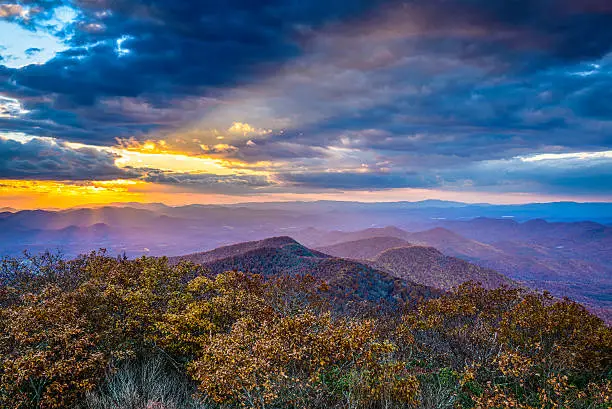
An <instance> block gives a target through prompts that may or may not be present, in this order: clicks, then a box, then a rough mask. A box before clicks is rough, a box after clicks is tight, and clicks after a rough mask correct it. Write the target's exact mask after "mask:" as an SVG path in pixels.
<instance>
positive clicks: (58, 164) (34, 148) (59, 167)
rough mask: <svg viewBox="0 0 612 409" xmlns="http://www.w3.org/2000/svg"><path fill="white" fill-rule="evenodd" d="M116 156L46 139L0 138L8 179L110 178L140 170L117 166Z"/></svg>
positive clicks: (1, 166)
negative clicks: (24, 140)
mask: <svg viewBox="0 0 612 409" xmlns="http://www.w3.org/2000/svg"><path fill="white" fill-rule="evenodd" d="M115 159H116V157H115V155H113V154H112V153H109V152H104V151H99V150H97V149H92V148H76V149H75V148H70V147H68V146H66V145H65V144H63V143H60V142H53V141H50V140H46V139H32V140H30V141H28V142H24V143H21V142H17V141H14V140H10V139H8V140H7V139H2V138H0V175H1V176H2V178H5V179H35V180H68V181H70V180H109V179H117V178H134V177H137V176H139V174H138V173H136V172H133V171H131V170H129V169H119V168H118V167H116V166H115Z"/></svg>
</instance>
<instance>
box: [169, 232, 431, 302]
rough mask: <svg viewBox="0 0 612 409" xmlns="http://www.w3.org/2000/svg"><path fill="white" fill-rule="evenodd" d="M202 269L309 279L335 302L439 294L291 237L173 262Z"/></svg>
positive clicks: (199, 254)
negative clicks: (319, 282) (321, 284)
mask: <svg viewBox="0 0 612 409" xmlns="http://www.w3.org/2000/svg"><path fill="white" fill-rule="evenodd" d="M181 260H186V261H192V262H195V263H197V264H202V265H203V266H205V267H206V268H207V269H209V270H210V271H211V272H212V273H213V274H219V273H222V272H224V271H228V270H237V271H244V272H249V273H254V274H261V275H263V276H270V275H278V274H281V275H282V274H286V275H311V276H313V277H315V278H317V279H320V280H323V281H325V282H326V283H327V284H328V285H329V287H330V290H331V293H332V294H333V295H334V296H335V298H336V299H337V300H341V301H342V302H347V301H371V302H376V303H379V302H389V303H397V302H400V301H416V300H418V299H423V298H430V297H432V296H437V295H438V294H440V291H438V290H436V289H434V288H430V287H426V286H423V285H419V284H416V283H413V282H411V281H409V280H405V279H399V278H397V277H394V276H393V275H392V274H390V273H388V272H385V271H381V270H379V269H376V268H375V267H372V266H369V265H367V264H364V263H360V262H357V261H353V260H347V259H343V258H338V257H333V256H329V255H327V254H324V253H321V252H319V251H315V250H310V249H308V248H306V247H304V246H302V245H301V244H300V243H298V242H297V241H295V240H293V239H291V238H289V237H273V238H269V239H265V240H260V241H255V242H246V243H240V244H237V245H233V246H225V247H222V248H219V249H216V250H212V251H209V252H204V253H196V254H189V255H185V256H180V257H173V258H171V259H170V262H172V263H177V262H179V261H181Z"/></svg>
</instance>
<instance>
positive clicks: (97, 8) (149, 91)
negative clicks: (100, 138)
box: [0, 0, 378, 140]
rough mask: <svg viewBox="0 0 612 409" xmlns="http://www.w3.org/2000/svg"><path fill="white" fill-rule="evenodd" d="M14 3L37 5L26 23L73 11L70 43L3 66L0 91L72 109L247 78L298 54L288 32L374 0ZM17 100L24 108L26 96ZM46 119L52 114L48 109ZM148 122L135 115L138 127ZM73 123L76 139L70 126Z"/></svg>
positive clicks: (168, 98)
mask: <svg viewBox="0 0 612 409" xmlns="http://www.w3.org/2000/svg"><path fill="white" fill-rule="evenodd" d="M21 3H23V5H24V6H29V7H34V8H35V9H36V10H39V12H38V13H34V14H33V15H32V17H31V18H30V19H29V20H27V21H23V23H24V24H27V25H29V26H32V25H36V21H37V20H41V21H46V20H43V19H48V18H49V13H51V11H52V10H53V8H54V7H57V6H60V5H67V6H71V7H75V8H76V9H77V10H79V12H80V14H79V17H78V18H77V21H76V22H74V23H73V24H71V25H69V26H68V27H67V28H65V29H64V33H63V34H64V35H65V36H66V38H69V40H68V44H69V45H71V46H72V48H71V49H69V50H67V51H65V52H61V53H59V54H58V55H57V56H56V57H55V58H54V59H52V60H51V61H49V62H47V63H46V64H41V65H29V66H26V67H23V68H20V69H14V70H11V71H10V72H9V73H8V77H9V78H8V79H7V80H6V82H5V84H4V85H3V86H0V92H2V93H4V94H8V95H11V96H14V97H16V98H19V99H21V97H22V96H25V97H31V96H41V95H46V96H51V98H52V99H53V100H52V101H50V102H48V105H50V106H51V108H58V107H59V106H63V107H64V109H65V110H69V111H75V110H77V109H78V108H87V107H89V108H90V109H91V110H96V109H99V107H98V106H97V102H99V101H100V99H103V98H115V97H132V98H134V97H139V96H144V97H146V98H147V100H148V102H149V103H151V104H153V105H154V106H155V105H157V106H162V107H163V106H168V105H169V104H171V103H172V101H173V99H175V98H177V97H179V96H181V97H182V96H188V95H202V94H205V93H207V92H211V91H210V90H208V91H207V89H209V88H210V87H222V86H227V85H232V86H236V85H238V84H246V83H249V82H252V81H255V80H256V79H257V78H258V75H261V73H262V72H268V71H271V70H274V69H275V66H277V65H278V64H280V63H282V62H283V61H285V60H287V59H288V58H291V57H294V56H296V55H298V54H299V53H300V49H299V46H298V41H299V39H300V38H301V37H304V36H307V34H308V32H309V31H310V30H312V29H315V28H317V27H319V26H321V25H323V24H326V23H330V22H332V21H336V20H338V19H344V18H349V17H351V16H354V15H356V14H358V13H359V12H361V11H363V10H366V9H368V8H370V7H372V6H373V5H375V4H376V3H378V1H377V0H358V1H355V0H351V1H347V0H342V1H336V2H326V1H320V0H316V1H308V2H298V1H282V0H267V1H264V2H259V1H258V2H253V1H244V0H231V1H206V2H177V1H174V0H154V1H127V0H119V1H96V2H91V1H74V2H69V1H65V2H63V1H57V2H53V1H51V2H49V1H27V2H26V1H24V2H21ZM24 103H25V104H26V107H27V108H28V109H29V106H27V105H28V101H27V100H25V101H24ZM75 108H76V109H75ZM47 118H48V119H50V120H52V121H55V120H58V121H61V118H56V117H55V116H53V115H52V114H48V115H47ZM85 119H86V118H85ZM149 125H150V124H147V123H142V127H143V129H149V128H150V126H149ZM156 125H157V124H153V127H155V126H156ZM24 128H25V129H23V130H24V131H33V129H31V128H30V129H28V128H27V125H26V126H25V127H24ZM111 128H112V124H111ZM76 132H77V138H78V134H79V131H78V128H77V130H76ZM92 134H93V133H92ZM109 134H111V132H109ZM128 135H129V134H128ZM114 136H125V135H116V134H115V135H114ZM64 137H67V138H69V137H71V135H69V134H68V135H64ZM108 137H109V135H107V138H108ZM78 139H80V138H78ZM110 139H111V140H112V138H110Z"/></svg>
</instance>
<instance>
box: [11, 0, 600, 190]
mask: <svg viewBox="0 0 612 409" xmlns="http://www.w3.org/2000/svg"><path fill="white" fill-rule="evenodd" d="M17 3H18V4H23V5H24V6H23V7H25V8H27V10H30V12H29V13H28V15H29V17H28V18H27V19H25V18H21V17H19V16H20V15H21V14H23V10H24V9H20V10H21V11H19V12H16V11H15V10H16V9H14V8H12V9H11V10H13V11H11V12H10V13H11V15H12V16H13V17H11V18H12V20H11V21H14V22H16V23H19V24H22V25H23V26H24V27H27V28H28V29H29V30H47V31H49V30H50V32H52V33H53V35H55V36H57V38H61V39H62V41H63V42H64V43H65V44H66V46H67V47H68V49H66V50H64V51H62V52H59V53H57V55H56V56H55V58H53V59H51V60H49V61H47V62H45V63H41V64H32V65H27V66H24V67H19V68H8V67H6V66H2V65H0V94H1V95H3V97H2V98H3V99H0V131H5V132H25V133H28V134H30V135H37V136H43V137H44V136H46V137H58V138H62V139H64V140H68V141H77V142H82V143H88V144H95V145H101V146H111V145H115V144H116V143H117V139H119V140H121V141H131V142H129V143H131V144H133V145H134V146H137V145H142V144H144V143H146V142H148V141H151V142H153V143H155V142H160V141H163V142H165V143H166V146H165V147H164V148H163V149H165V150H168V151H173V152H183V153H185V154H186V155H192V156H209V157H212V158H215V159H227V160H236V161H240V162H241V163H243V164H245V166H256V165H255V164H256V163H260V162H265V163H267V164H268V165H267V166H268V168H267V169H266V170H267V171H268V172H269V173H270V174H271V175H272V176H273V177H274V176H276V177H278V179H279V180H281V181H282V182H283V183H286V184H287V186H291V187H292V188H294V189H299V188H301V187H303V188H308V189H325V188H327V189H360V188H363V189H390V188H395V187H415V188H443V189H465V190H468V189H483V190H487V189H491V190H495V189H500V190H503V189H508V190H512V191H520V189H525V190H526V191H537V189H542V190H543V191H551V192H552V191H554V192H563V191H567V192H574V193H576V194H581V193H580V192H581V191H584V192H587V191H589V192H591V193H592V192H593V191H595V190H596V189H597V186H598V185H600V184H601V183H603V182H607V175H608V173H607V172H608V165H607V164H606V163H600V164H598V165H597V166H595V165H594V163H595V162H591V163H593V165H592V166H591V165H589V166H583V165H584V163H582V165H580V166H578V164H575V163H573V162H567V161H561V162H558V163H557V164H556V165H555V166H552V165H551V163H547V164H546V165H545V164H543V163H538V164H530V163H525V162H522V161H520V160H518V159H515V158H517V157H521V156H526V155H532V154H546V153H560V152H585V151H593V150H598V151H604V150H608V149H609V148H610V143H611V139H610V135H612V109H611V108H610V106H609V104H608V103H607V101H609V100H610V97H611V95H610V91H609V90H610V89H612V83H610V76H611V74H612V7H610V5H609V2H606V1H604V0H585V1H574V0H560V1H558V2H554V5H551V2H550V1H548V0H516V1H512V2H504V1H501V2H500V1H498V2H491V1H485V0H470V1H463V0H433V1H428V2H424V1H416V0H415V1H402V2H399V1H382V0H381V1H375V0H361V1H348V0H346V1H345V0H342V1H337V2H323V1H320V0H314V1H309V2H295V1H288V0H271V1H269V2H265V4H264V5H262V4H259V3H256V2H248V1H243V0H230V1H227V2H196V3H193V2H186V3H185V2H183V3H180V4H178V3H177V2H176V1H170V0H153V1H141V0H118V1H107V0H102V1H95V2H92V1H86V0H76V1H71V2H65V1H62V0H53V1H46V0H45V1H36V0H31V1H28V2H27V3H26V2H23V3H22V2H17ZM68 6H69V7H71V8H73V9H74V10H75V11H74V15H75V16H74V18H73V19H71V20H70V22H69V23H67V24H64V25H58V26H57V27H56V28H53V29H47V28H45V23H44V22H45V21H49V19H50V18H51V17H50V16H52V15H53V14H54V13H55V11H56V10H58V8H59V7H68ZM19 7H22V6H19ZM2 10H4V9H2ZM6 10H8V8H7V9H6ZM32 10H33V11H35V12H31V11H32ZM5 13H6V14H7V15H8V13H9V12H8V11H5ZM32 52H34V51H33V50H32ZM7 101H8V102H7ZM156 146H157V145H156ZM160 149H161V148H160ZM362 165H363V167H362ZM506 167H507V168H506ZM364 169H365V171H364ZM124 171H126V172H127V170H125V169H124ZM132 171H133V170H132ZM598 172H599V173H598ZM493 175H494V176H493ZM146 177H147V178H151V179H150V180H155V181H156V182H157V183H172V184H182V185H184V186H188V185H189V186H195V185H198V183H197V181H198V180H200V182H201V183H200V184H201V185H202V186H212V187H213V188H214V189H217V188H219V189H222V188H223V186H231V187H230V189H234V186H243V187H245V186H246V187H247V188H248V189H259V188H263V186H256V185H257V183H260V182H261V181H262V180H267V182H266V183H272V182H270V180H271V179H269V178H267V177H261V179H258V178H257V177H255V178H254V179H244V178H243V177H242V176H237V179H235V180H233V179H232V176H231V175H223V177H218V176H207V175H199V176H197V177H195V176H193V174H192V173H189V174H187V173H185V174H180V173H171V174H168V173H167V172H165V171H164V172H161V173H160V172H157V173H155V172H154V171H152V172H150V173H149V174H147V176H146ZM261 183H263V182H261ZM241 184H242V185H241ZM581 186H582V187H581ZM588 186H591V187H590V188H587V187H588ZM581 189H582V190H581ZM601 189H602V191H603V190H605V188H604V187H601ZM237 190H240V188H237Z"/></svg>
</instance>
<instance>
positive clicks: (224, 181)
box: [143, 170, 274, 194]
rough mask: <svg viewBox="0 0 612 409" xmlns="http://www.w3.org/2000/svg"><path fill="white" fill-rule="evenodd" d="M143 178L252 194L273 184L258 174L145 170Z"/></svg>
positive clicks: (202, 189)
mask: <svg viewBox="0 0 612 409" xmlns="http://www.w3.org/2000/svg"><path fill="white" fill-rule="evenodd" d="M144 173H145V175H144V177H143V180H145V181H147V182H152V183H160V184H166V185H176V186H181V187H184V188H187V189H191V190H193V191H196V192H207V193H221V194H252V193H254V192H255V191H257V190H258V189H259V190H261V189H262V188H266V187H271V186H273V185H274V184H273V183H272V182H271V181H270V180H268V178H267V177H265V176H259V175H214V174H209V173H181V172H168V171H161V170H147V171H145V172H144Z"/></svg>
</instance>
